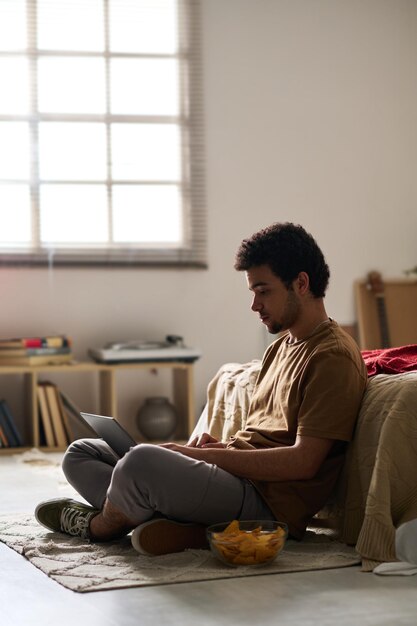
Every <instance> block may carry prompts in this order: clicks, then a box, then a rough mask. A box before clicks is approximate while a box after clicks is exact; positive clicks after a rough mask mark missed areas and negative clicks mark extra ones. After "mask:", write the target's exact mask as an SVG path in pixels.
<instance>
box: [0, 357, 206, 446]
mask: <svg viewBox="0 0 417 626" xmlns="http://www.w3.org/2000/svg"><path fill="white" fill-rule="evenodd" d="M193 365H194V364H193V363H184V362H180V361H155V362H154V361H152V362H150V361H148V362H143V363H117V364H104V363H95V362H92V361H85V362H74V363H68V364H62V365H38V366H30V365H28V366H23V365H10V366H0V376H13V375H15V376H16V375H21V376H23V393H24V398H25V409H24V410H25V416H28V418H29V419H30V429H29V430H30V435H29V437H30V439H29V444H28V446H24V447H19V448H17V447H12V448H1V449H0V454H3V453H6V454H7V453H9V454H10V453H13V452H16V451H20V450H23V449H26V448H28V447H35V448H38V447H39V445H40V439H39V410H38V401H37V392H36V388H37V384H38V382H39V380H40V378H39V376H42V375H44V374H46V373H48V374H54V373H59V374H79V375H85V374H88V373H91V374H95V375H98V381H99V413H100V414H102V415H111V416H113V417H116V418H117V417H118V398H117V380H116V379H117V374H118V373H120V372H123V371H126V370H130V371H132V370H137V371H138V372H140V370H159V369H170V370H172V376H173V404H174V406H175V408H176V410H177V413H178V416H179V420H178V422H179V423H178V427H177V430H176V432H175V433H174V436H173V438H174V439H175V440H178V439H179V440H186V439H188V437H189V435H190V434H191V432H192V430H193V428H194V385H193ZM42 449H44V450H50V451H52V450H53V451H55V450H58V448H46V447H45V446H43V448H42Z"/></svg>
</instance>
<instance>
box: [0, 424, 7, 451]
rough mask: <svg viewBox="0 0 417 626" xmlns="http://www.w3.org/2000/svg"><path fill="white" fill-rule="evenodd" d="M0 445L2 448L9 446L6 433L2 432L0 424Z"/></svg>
mask: <svg viewBox="0 0 417 626" xmlns="http://www.w3.org/2000/svg"><path fill="white" fill-rule="evenodd" d="M0 447H2V448H8V447H9V440H8V439H7V437H6V435H5V434H4V430H3V428H2V426H1V425H0Z"/></svg>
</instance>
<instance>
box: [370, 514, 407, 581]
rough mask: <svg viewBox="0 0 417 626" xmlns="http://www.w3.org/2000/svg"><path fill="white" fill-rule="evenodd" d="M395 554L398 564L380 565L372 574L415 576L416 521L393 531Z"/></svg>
mask: <svg viewBox="0 0 417 626" xmlns="http://www.w3.org/2000/svg"><path fill="white" fill-rule="evenodd" d="M395 553H396V556H397V558H398V559H399V562H396V563H381V565H378V566H377V567H376V568H375V569H374V570H373V572H374V574H380V575H382V576H413V575H414V574H417V519H413V520H411V521H409V522H405V524H401V526H399V527H398V528H397V530H396V531H395Z"/></svg>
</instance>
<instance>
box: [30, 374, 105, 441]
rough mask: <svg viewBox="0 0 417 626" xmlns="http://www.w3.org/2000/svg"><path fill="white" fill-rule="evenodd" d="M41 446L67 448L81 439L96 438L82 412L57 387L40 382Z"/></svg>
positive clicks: (38, 388)
mask: <svg viewBox="0 0 417 626" xmlns="http://www.w3.org/2000/svg"><path fill="white" fill-rule="evenodd" d="M37 396H38V408H39V426H40V429H39V430H40V444H41V445H46V446H48V447H52V448H56V447H57V448H66V447H67V446H68V444H69V443H71V441H74V439H78V438H79V437H82V436H84V437H91V436H93V437H96V436H97V435H96V434H95V433H94V431H93V430H92V429H90V427H89V426H88V425H87V424H86V423H85V422H84V420H83V419H82V417H81V416H80V410H79V409H78V407H77V406H75V404H74V403H73V402H72V401H71V400H70V399H69V398H68V396H66V395H65V394H64V393H63V392H62V391H61V390H60V389H59V388H58V387H57V386H56V385H54V384H53V383H51V382H40V383H39V384H38V386H37Z"/></svg>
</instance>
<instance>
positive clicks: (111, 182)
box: [0, 0, 206, 267]
mask: <svg viewBox="0 0 417 626" xmlns="http://www.w3.org/2000/svg"><path fill="white" fill-rule="evenodd" d="M199 11H200V6H199V0H0V85H1V91H2V97H1V98H0V258H1V260H2V262H3V263H26V264H44V263H49V264H50V263H55V264H71V263H75V264H80V263H82V264H84V263H86V264H94V263H96V264H108V263H111V264H133V265H137V264H152V265H165V264H167V265H170V264H178V265H191V266H201V267H204V266H205V265H206V215H205V184H204V178H205V162H204V111H203V93H202V63H201V30H200V15H199Z"/></svg>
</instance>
